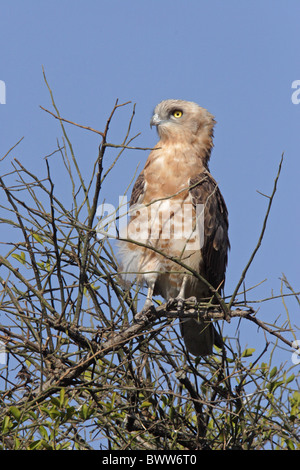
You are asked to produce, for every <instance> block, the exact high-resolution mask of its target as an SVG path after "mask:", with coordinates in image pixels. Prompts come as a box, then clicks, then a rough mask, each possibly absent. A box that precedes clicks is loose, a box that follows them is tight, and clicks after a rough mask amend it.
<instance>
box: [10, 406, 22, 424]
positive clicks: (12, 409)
mask: <svg viewBox="0 0 300 470" xmlns="http://www.w3.org/2000/svg"><path fill="white" fill-rule="evenodd" d="M9 411H10V413H11V414H12V415H13V417H14V418H15V419H16V420H17V421H19V419H20V417H21V411H20V410H19V408H17V407H16V406H11V407H10V408H9Z"/></svg>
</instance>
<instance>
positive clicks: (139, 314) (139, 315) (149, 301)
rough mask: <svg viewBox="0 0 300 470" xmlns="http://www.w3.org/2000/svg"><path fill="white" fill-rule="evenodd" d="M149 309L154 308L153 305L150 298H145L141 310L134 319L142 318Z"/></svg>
mask: <svg viewBox="0 0 300 470" xmlns="http://www.w3.org/2000/svg"><path fill="white" fill-rule="evenodd" d="M150 310H151V311H152V310H155V307H154V305H153V302H152V300H151V299H146V302H145V303H144V306H143V308H142V310H141V311H140V312H138V313H137V314H136V315H135V316H134V319H135V320H136V321H138V320H141V319H143V318H144V317H145V316H146V313H147V312H149V311H150Z"/></svg>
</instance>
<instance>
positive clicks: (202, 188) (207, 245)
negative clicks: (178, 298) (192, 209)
mask: <svg viewBox="0 0 300 470" xmlns="http://www.w3.org/2000/svg"><path fill="white" fill-rule="evenodd" d="M189 192H190V196H191V199H192V203H193V205H194V206H196V205H197V204H204V234H203V235H204V241H203V246H202V248H201V252H202V259H203V270H204V273H203V274H204V277H205V278H206V280H207V281H208V282H209V283H210V284H211V285H212V286H213V287H214V288H215V289H217V288H218V287H221V290H222V289H223V287H224V282H225V271H226V266H227V254H228V250H229V248H230V243H229V238H228V212H227V208H226V204H225V201H224V199H223V196H222V194H221V191H220V190H219V188H218V185H217V183H216V181H215V180H214V179H213V177H212V176H211V174H210V173H209V172H208V171H204V172H203V173H200V174H198V175H197V176H195V177H192V178H191V179H190V190H189Z"/></svg>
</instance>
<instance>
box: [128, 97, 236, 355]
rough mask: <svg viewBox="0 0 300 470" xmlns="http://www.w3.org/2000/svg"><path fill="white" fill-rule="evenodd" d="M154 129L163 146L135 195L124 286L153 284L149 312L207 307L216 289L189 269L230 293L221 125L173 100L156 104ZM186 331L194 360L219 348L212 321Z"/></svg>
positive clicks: (184, 326)
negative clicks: (218, 160)
mask: <svg viewBox="0 0 300 470" xmlns="http://www.w3.org/2000/svg"><path fill="white" fill-rule="evenodd" d="M150 124H151V127H152V126H153V125H154V126H156V127H157V131H158V135H159V138H160V140H159V142H158V143H157V144H156V146H155V147H154V149H153V150H152V151H151V153H150V155H149V157H148V159H147V161H146V164H145V167H144V169H143V171H142V172H141V174H140V175H139V177H138V178H137V180H136V182H135V184H134V187H133V190H132V195H131V199H130V220H129V223H128V225H127V231H126V235H127V238H128V239H130V240H134V241H136V242H137V243H133V242H121V246H120V259H121V264H120V271H121V272H122V277H123V278H124V280H125V281H126V280H128V281H129V280H132V278H134V277H137V280H138V282H141V283H145V284H146V285H147V287H148V293H147V299H146V302H145V306H144V309H146V308H148V307H149V306H150V305H151V304H152V296H153V295H161V296H162V297H163V298H164V299H165V300H166V301H168V300H170V299H173V298H177V299H178V300H181V302H182V300H183V299H186V298H189V297H191V296H193V297H196V299H197V300H198V301H201V300H202V301H203V300H207V301H208V300H209V299H210V298H211V297H212V292H211V290H210V289H209V287H208V286H207V285H206V284H205V283H203V282H202V281H201V280H199V279H197V278H196V276H195V275H192V274H191V272H190V271H189V270H188V269H187V267H189V268H191V269H192V270H194V271H195V272H197V273H199V274H200V275H201V276H202V277H203V278H205V279H206V280H207V281H208V282H209V283H210V284H211V285H212V286H213V287H214V288H215V289H219V290H222V289H223V287H224V282H225V270H226V265H227V254H228V250H229V247H230V244H229V239H228V213H227V208H226V205H225V202H224V199H223V197H222V194H221V192H220V190H219V187H218V185H217V183H216V181H215V180H214V179H213V177H212V176H211V174H210V172H209V168H208V162H209V159H210V155H211V150H212V147H213V128H214V124H215V120H214V117H213V116H212V115H211V114H210V113H209V112H208V111H207V110H206V109H204V108H201V107H200V106H199V105H197V104H196V103H193V102H190V101H183V100H173V99H170V100H165V101H162V102H161V103H159V104H158V105H157V106H156V108H155V109H154V113H153V116H152V119H151V123H150ZM143 245H147V246H148V247H151V248H152V249H151V248H146V247H145V246H143ZM164 255H165V256H164ZM176 260H179V261H180V262H181V264H177V263H176ZM183 265H184V266H183ZM180 328H181V332H182V335H183V338H184V341H185V345H186V348H187V350H188V351H189V352H190V353H191V354H193V355H195V356H204V355H208V354H211V353H212V349H213V344H214V343H215V344H217V345H220V338H219V335H218V334H217V332H216V330H215V328H214V327H213V324H212V322H211V321H205V322H204V321H198V320H196V319H189V318H187V319H184V320H182V321H181V324H180Z"/></svg>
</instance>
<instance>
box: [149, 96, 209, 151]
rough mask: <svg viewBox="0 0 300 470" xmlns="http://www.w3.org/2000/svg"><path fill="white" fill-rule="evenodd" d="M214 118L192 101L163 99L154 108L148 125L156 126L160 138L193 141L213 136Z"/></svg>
mask: <svg viewBox="0 0 300 470" xmlns="http://www.w3.org/2000/svg"><path fill="white" fill-rule="evenodd" d="M214 125H215V120H214V117H213V116H212V114H210V113H209V112H208V111H207V110H206V109H204V108H201V107H200V106H199V105H198V104H196V103H193V102H192V101H184V100H165V101H161V102H160V103H159V104H158V105H157V106H156V107H155V109H154V112H153V116H152V118H151V121H150V126H151V127H152V126H156V127H157V132H158V135H159V137H160V139H161V140H169V139H172V140H173V141H176V140H178V139H180V140H182V139H184V140H185V141H189V142H192V141H195V140H197V138H200V137H210V138H211V139H212V137H213V127H214Z"/></svg>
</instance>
